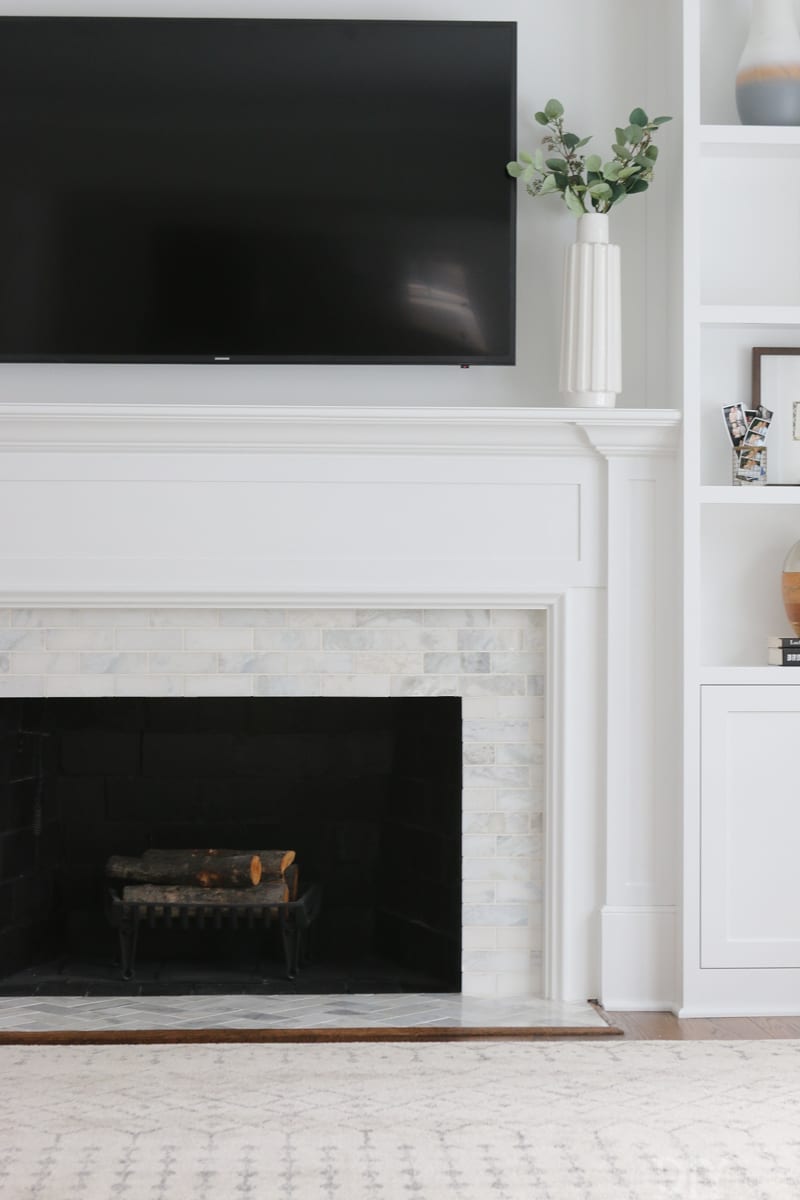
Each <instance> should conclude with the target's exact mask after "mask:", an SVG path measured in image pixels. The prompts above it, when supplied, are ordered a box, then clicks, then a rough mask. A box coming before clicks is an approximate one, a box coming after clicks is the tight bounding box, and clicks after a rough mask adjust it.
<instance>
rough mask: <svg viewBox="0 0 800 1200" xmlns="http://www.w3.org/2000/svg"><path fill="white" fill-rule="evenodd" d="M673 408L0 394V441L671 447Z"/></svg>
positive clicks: (30, 447) (146, 446)
mask: <svg viewBox="0 0 800 1200" xmlns="http://www.w3.org/2000/svg"><path fill="white" fill-rule="evenodd" d="M679 424H680V414H679V413H678V412H677V411H676V410H674V409H633V408H628V409H625V408H615V409H602V410H595V409H579V408H421V407H419V408H389V407H387V408H380V407H375V408H372V407H370V408H366V407H348V408H339V407H336V408H331V407H323V406H305V405H304V406H297V407H293V406H287V405H284V406H275V407H259V406H256V405H247V406H244V405H235V406H225V405H216V404H215V405H202V404H200V405H192V404H185V405H184V404H119V405H117V404H104V405H97V404H14V403H0V450H2V451H20V452H25V451H28V452H30V451H46V452H55V453H58V452H70V453H75V452H76V451H81V452H109V451H112V452H122V453H136V452H146V453H153V452H162V453H176V452H178V453H180V452H189V453H191V452H194V453H198V452H202V453H206V454H214V453H220V454H223V453H225V454H229V453H259V452H262V453H263V452H264V451H269V452H271V453H287V454H288V453H296V452H305V453H308V452H309V451H310V452H320V453H332V452H333V453H341V454H345V453H347V454H366V453H368V454H376V453H385V454H398V453H404V452H413V453H415V454H426V453H427V454H437V453H443V452H444V453H448V454H453V453H456V454H487V453H492V454H511V455H515V454H519V455H530V454H546V455H558V454H570V455H574V454H576V453H584V454H585V453H587V452H589V453H591V452H595V453H600V454H602V455H604V456H609V455H610V454H641V453H646V454H674V453H675V452H676V448H677V439H678V428H679Z"/></svg>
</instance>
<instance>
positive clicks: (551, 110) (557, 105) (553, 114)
mask: <svg viewBox="0 0 800 1200" xmlns="http://www.w3.org/2000/svg"><path fill="white" fill-rule="evenodd" d="M544 111H545V113H546V115H547V119H548V120H549V121H555V120H556V119H557V118H558V117H563V115H564V105H563V104H562V103H561V101H560V100H548V101H547V104H545V106H544Z"/></svg>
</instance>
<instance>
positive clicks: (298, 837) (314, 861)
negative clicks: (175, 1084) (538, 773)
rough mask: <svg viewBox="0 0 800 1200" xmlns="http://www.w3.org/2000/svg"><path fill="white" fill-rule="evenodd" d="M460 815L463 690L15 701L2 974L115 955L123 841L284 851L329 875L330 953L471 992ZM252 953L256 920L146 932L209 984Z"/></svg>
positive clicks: (4, 809) (0, 895) (3, 711)
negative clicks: (41, 963)
mask: <svg viewBox="0 0 800 1200" xmlns="http://www.w3.org/2000/svg"><path fill="white" fill-rule="evenodd" d="M460 826H461V702H460V700H457V699H451V698H419V699H418V698H414V699H413V700H412V699H403V700H400V699H398V700H394V699H327V698H326V699H320V698H313V699H312V698H282V699H278V698H263V699H262V698H259V699H238V698H225V699H222V698H219V699H217V698H215V699H197V700H193V699H180V700H172V699H144V698H141V699H132V700H116V699H104V700H79V699H74V700H72V699H64V700H46V701H36V702H20V701H8V702H6V704H5V706H4V705H3V703H2V702H0V953H4V954H5V955H6V959H5V960H4V961H3V962H2V965H0V973H2V972H3V971H6V972H7V971H8V970H9V964H11V965H12V966H16V965H19V962H20V959H21V958H22V959H26V958H27V961H28V962H33V961H34V960H35V958H36V955H37V954H39V953H41V952H42V951H43V949H44V948H45V947H46V948H47V950H48V952H50V953H56V954H58V955H61V956H63V957H64V958H66V959H70V958H72V957H75V956H78V957H80V958H81V959H82V961H84V962H88V963H91V962H92V961H96V962H97V963H99V964H105V966H106V967H107V966H108V964H109V963H110V961H111V958H112V954H113V951H114V947H115V942H114V938H113V935H112V932H111V930H110V929H109V927H108V924H107V921H106V917H105V911H104V904H105V897H106V884H105V880H104V873H103V866H104V863H105V860H106V859H107V858H108V856H109V855H111V854H130V855H138V854H141V853H142V852H143V851H144V850H146V849H148V848H150V847H157V846H161V847H174V848H177V847H185V846H212V845H218V846H219V845H226V846H240V847H243V848H250V847H254V848H258V847H264V848H266V847H281V848H292V849H295V850H296V851H297V855H298V862H299V864H300V872H301V885H302V881H303V880H305V881H311V880H315V881H319V882H321V883H322V884H323V885H324V896H325V899H324V907H323V911H322V914H321V917H320V920H319V927H318V930H317V934H318V937H317V939H316V955H317V958H318V959H319V961H320V962H321V963H323V964H325V965H326V967H328V966H330V967H332V968H333V969H337V968H338V965H339V964H341V965H342V967H343V969H346V970H348V971H350V972H351V973H352V972H355V973H356V974H363V975H365V976H366V975H368V974H369V971H368V970H367V969H366V968H365V964H367V963H368V962H369V961H371V960H373V959H374V958H375V957H376V956H378V957H380V958H382V959H386V960H388V961H390V962H394V963H396V964H399V965H400V966H401V967H403V968H407V969H409V970H411V971H414V970H417V971H424V972H425V973H426V974H427V976H428V977H429V978H430V979H431V984H430V986H431V987H434V988H437V989H438V990H446V989H450V990H458V987H459V985H460V934H461V930H460V923H461V918H460V880H461V834H460ZM54 946H55V949H54ZM237 953H240V954H241V955H242V956H243V958H244V957H247V956H248V955H251V954H252V935H250V937H249V941H248V936H247V935H242V936H241V937H240V938H238V939H237V938H235V937H234V938H232V937H231V936H230V934H228V935H225V934H221V935H217V936H216V937H214V936H210V935H209V934H208V933H205V934H202V935H190V934H186V935H185V936H183V935H180V936H179V935H177V934H176V933H174V932H173V931H159V930H152V931H151V930H145V931H143V933H142V935H141V943H140V956H145V957H146V956H147V955H148V954H149V955H151V957H157V958H160V959H166V960H168V961H172V962H175V963H179V962H180V961H181V959H182V958H187V957H189V958H192V960H193V961H196V960H197V959H198V957H199V958H202V959H204V961H207V962H208V972H209V984H210V985H213V984H214V983H215V979H214V977H213V972H214V967H215V963H217V962H219V961H222V960H224V961H225V962H229V961H230V959H231V956H234V957H235V955H236V954H237ZM362 967H364V969H363V970H362ZM148 987H149V988H150V989H151V990H152V989H153V988H155V990H157V982H152V981H151V983H149V984H148Z"/></svg>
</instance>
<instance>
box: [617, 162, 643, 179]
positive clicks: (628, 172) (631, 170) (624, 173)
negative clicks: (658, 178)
mask: <svg viewBox="0 0 800 1200" xmlns="http://www.w3.org/2000/svg"><path fill="white" fill-rule="evenodd" d="M640 171H641V167H637V166H636V164H634V165H633V166H632V167H624V168H623V170H621V171H620V172H619V174H618V175H617V179H630V178H631V177H632V176H633V175H638V174H639V172H640Z"/></svg>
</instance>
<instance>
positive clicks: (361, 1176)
mask: <svg viewBox="0 0 800 1200" xmlns="http://www.w3.org/2000/svg"><path fill="white" fill-rule="evenodd" d="M0 1081H2V1083H1V1085H0V1196H2V1197H3V1200H247V1198H248V1197H253V1198H255V1197H259V1198H265V1197H266V1198H267V1200H271V1198H272V1197H275V1200H278V1198H280V1200H450V1198H451V1197H452V1198H453V1200H651V1198H658V1200H661V1198H662V1197H663V1198H665V1200H666V1197H669V1198H670V1200H698V1198H701V1200H784V1198H785V1200H797V1198H798V1197H799V1196H800V1042H792V1041H764V1042H628V1043H620V1042H615V1043H613V1044H611V1043H609V1042H585V1043H575V1042H572V1043H565V1042H549V1043H519V1042H516V1043H505V1042H495V1043H470V1044H464V1043H459V1044H449V1045H440V1044H426V1045H408V1044H404V1045H394V1044H380V1045H319V1046H305V1045H293V1046H270V1045H267V1046H239V1045H232V1046H214V1045H205V1046H112V1047H101V1046H92V1047H75V1046H70V1047H31V1046H25V1047H20V1046H15V1047H6V1048H3V1049H1V1050H0Z"/></svg>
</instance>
